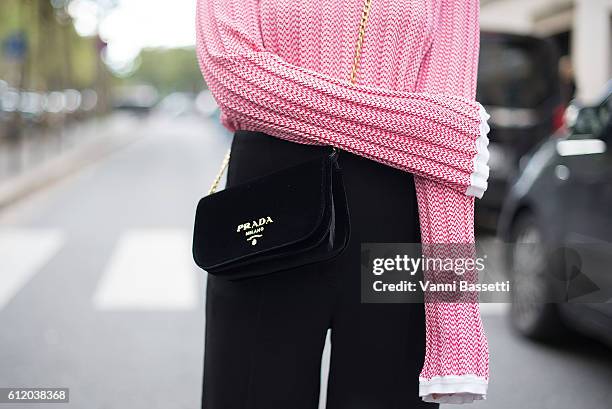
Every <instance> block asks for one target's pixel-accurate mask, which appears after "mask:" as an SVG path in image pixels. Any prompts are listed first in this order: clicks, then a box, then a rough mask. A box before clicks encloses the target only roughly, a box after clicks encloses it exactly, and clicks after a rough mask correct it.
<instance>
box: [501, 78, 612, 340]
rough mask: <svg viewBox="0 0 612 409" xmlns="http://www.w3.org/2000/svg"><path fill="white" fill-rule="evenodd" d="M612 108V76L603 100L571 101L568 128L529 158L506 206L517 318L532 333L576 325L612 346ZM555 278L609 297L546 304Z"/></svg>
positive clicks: (550, 334)
mask: <svg viewBox="0 0 612 409" xmlns="http://www.w3.org/2000/svg"><path fill="white" fill-rule="evenodd" d="M611 111H612V81H611V82H610V83H609V85H608V87H607V90H606V92H605V95H604V97H603V98H602V100H601V102H600V103H598V104H597V105H595V106H588V107H579V106H578V105H574V103H573V104H572V105H570V107H569V108H568V110H567V111H566V125H567V126H566V127H564V128H563V129H561V130H559V131H557V132H556V133H555V134H554V135H553V136H552V137H550V138H549V139H547V140H545V141H544V142H542V143H541V145H540V146H539V147H538V149H536V150H535V151H534V153H533V154H532V155H531V156H530V157H529V159H528V161H526V162H525V163H524V167H523V170H522V172H521V174H520V177H519V178H518V179H517V181H516V183H514V185H513V186H512V188H511V190H510V193H509V195H508V199H507V201H506V202H505V204H504V208H503V211H502V214H501V217H500V223H499V229H498V231H499V234H500V235H501V237H502V238H503V239H504V240H505V241H508V242H509V243H511V244H510V245H509V246H507V248H508V250H507V254H506V256H507V257H506V258H507V262H508V265H509V266H510V272H511V275H512V282H513V283H514V284H515V285H514V291H513V305H512V308H511V314H510V316H511V320H512V323H513V324H514V327H515V328H516V329H518V331H519V332H521V333H522V334H524V335H526V336H528V337H531V338H536V339H554V337H556V336H558V335H559V333H560V332H562V331H563V329H564V328H567V327H571V328H574V329H577V330H579V331H580V332H586V333H588V334H591V335H594V336H596V337H598V338H601V339H603V340H605V341H607V342H610V343H612V274H610V272H611V270H610V266H612V114H611ZM558 250H562V251H558ZM568 257H571V258H572V259H573V260H569V259H568ZM551 277H553V279H552V280H551ZM555 277H557V278H558V277H562V278H564V279H565V280H566V281H565V282H563V281H559V282H561V283H563V285H565V286H566V291H567V289H568V288H570V287H569V286H568V283H569V284H572V281H571V280H574V279H575V280H578V279H580V280H581V281H575V282H574V283H575V284H579V286H574V287H571V288H578V290H577V291H581V290H580V288H582V289H585V290H586V292H585V293H584V294H589V292H590V291H591V294H593V292H592V291H599V293H595V294H602V295H603V298H602V299H603V300H604V301H601V302H599V301H598V302H591V301H588V299H587V300H586V301H585V303H575V302H572V303H568V302H562V303H542V302H541V301H542V300H550V299H551V295H552V294H553V293H552V292H553V291H554V288H553V287H555V286H557V285H558V283H559V282H557V280H556V279H555ZM566 294H567V292H566ZM581 295H583V294H581V293H577V294H576V296H577V297H578V298H574V300H579V299H580V298H579V297H580V296H581ZM570 299H571V298H570ZM555 300H556V298H555ZM583 300H585V299H584V298H583ZM605 300H607V302H605ZM538 301H540V302H538ZM587 302H588V303H587Z"/></svg>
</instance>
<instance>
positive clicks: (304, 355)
mask: <svg viewBox="0 0 612 409" xmlns="http://www.w3.org/2000/svg"><path fill="white" fill-rule="evenodd" d="M322 149H323V148H322V147H318V146H309V145H301V144H296V143H292V142H288V141H283V140H280V139H277V138H274V137H271V136H269V135H266V134H263V133H256V132H245V131H239V132H236V134H235V137H234V141H233V143H232V155H231V160H230V164H229V168H228V186H231V185H233V184H236V183H240V182H241V181H244V180H247V179H249V178H252V177H255V176H259V175H263V174H266V173H268V172H271V171H274V170H277V169H281V168H283V167H286V166H290V165H292V164H294V163H298V162H300V161H302V160H305V159H308V158H310V157H313V156H314V155H316V154H319V153H320V152H321V150H322ZM339 162H340V165H341V167H342V169H343V175H344V181H345V185H346V193H347V199H348V204H349V210H350V214H351V223H352V226H351V227H352V232H351V239H350V242H349V245H348V248H347V249H346V250H345V252H344V253H343V254H342V255H341V256H340V257H338V258H336V259H334V260H332V261H329V262H324V263H319V264H316V265H310V266H304V267H299V268H296V269H293V270H290V271H284V272H280V273H275V274H271V275H267V276H264V277H260V278H255V279H248V280H243V281H233V282H232V281H227V280H224V279H219V278H216V277H214V276H210V275H209V276H208V281H207V291H206V336H205V358H204V382H203V383H204V384H203V394H202V408H205V409H316V408H317V407H318V400H319V387H320V374H321V354H322V351H323V346H324V343H325V337H326V333H327V330H328V329H329V328H331V344H332V352H331V364H330V365H331V367H330V374H329V381H328V390H327V409H412V408H437V407H438V405H437V404H430V403H425V402H423V401H422V400H421V398H419V397H418V375H419V372H420V370H421V367H422V365H423V359H424V350H425V318H424V309H423V305H422V304H362V303H361V302H360V243H361V242H368V241H370V242H419V241H420V234H419V224H418V217H417V204H416V194H415V189H414V180H413V178H412V175H411V174H409V173H405V172H402V171H399V170H396V169H393V168H391V167H387V166H384V165H381V164H378V163H376V162H374V161H371V160H368V159H364V158H362V157H359V156H357V155H353V154H351V153H349V152H345V151H340V154H339Z"/></svg>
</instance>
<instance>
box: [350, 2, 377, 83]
mask: <svg viewBox="0 0 612 409" xmlns="http://www.w3.org/2000/svg"><path fill="white" fill-rule="evenodd" d="M371 7H372V0H365V1H364V3H363V11H362V12H361V22H360V23H359V36H358V37H357V44H356V45H355V57H353V67H352V69H351V76H350V78H349V81H350V83H351V84H354V83H355V81H357V71H359V63H360V62H361V48H362V47H363V38H364V37H365V30H366V24H367V22H368V16H369V15H370V8H371Z"/></svg>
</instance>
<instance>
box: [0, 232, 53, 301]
mask: <svg viewBox="0 0 612 409" xmlns="http://www.w3.org/2000/svg"><path fill="white" fill-rule="evenodd" d="M64 241H65V238H64V235H63V234H62V232H61V231H58V230H39V229H22V228H10V227H9V228H6V227H2V228H0V310H2V309H3V308H4V307H5V306H6V305H7V304H8V303H9V302H10V301H11V299H13V297H14V296H15V295H16V294H17V293H18V292H19V291H20V290H21V289H22V288H23V287H24V286H25V285H26V283H27V282H28V281H29V280H31V279H32V277H34V275H35V274H36V273H37V272H38V271H40V270H41V269H42V268H43V267H44V266H45V264H47V262H48V261H49V260H50V259H51V258H52V257H53V256H54V255H55V254H56V253H57V252H58V251H59V250H60V248H61V247H62V246H63V244H64Z"/></svg>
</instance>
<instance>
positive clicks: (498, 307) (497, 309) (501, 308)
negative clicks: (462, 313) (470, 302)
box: [480, 302, 510, 316]
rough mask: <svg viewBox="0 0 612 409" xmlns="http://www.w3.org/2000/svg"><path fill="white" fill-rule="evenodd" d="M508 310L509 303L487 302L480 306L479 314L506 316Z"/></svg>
mask: <svg viewBox="0 0 612 409" xmlns="http://www.w3.org/2000/svg"><path fill="white" fill-rule="evenodd" d="M509 309H510V303H509V302H488V303H482V304H480V314H481V315H483V316H496V315H506V313H507V312H508V310H509Z"/></svg>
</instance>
